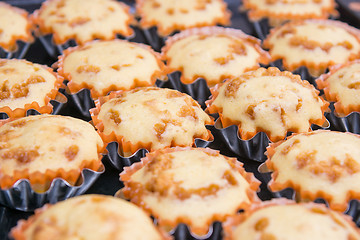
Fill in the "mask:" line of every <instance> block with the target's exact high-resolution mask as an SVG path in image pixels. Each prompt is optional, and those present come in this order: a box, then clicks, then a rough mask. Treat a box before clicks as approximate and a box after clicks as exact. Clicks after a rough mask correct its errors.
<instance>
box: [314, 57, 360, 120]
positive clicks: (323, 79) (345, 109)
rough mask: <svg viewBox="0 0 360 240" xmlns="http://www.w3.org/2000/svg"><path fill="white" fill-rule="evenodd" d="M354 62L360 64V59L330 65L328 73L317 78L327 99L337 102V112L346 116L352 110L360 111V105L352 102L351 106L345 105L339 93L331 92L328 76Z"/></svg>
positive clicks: (319, 86)
mask: <svg viewBox="0 0 360 240" xmlns="http://www.w3.org/2000/svg"><path fill="white" fill-rule="evenodd" d="M352 64H360V60H355V61H352V62H347V63H345V64H339V65H334V66H330V67H329V72H328V73H326V74H322V75H321V76H320V77H319V78H318V79H316V80H315V81H316V85H317V87H318V88H319V89H323V90H324V93H325V98H326V100H328V101H332V102H335V104H334V106H335V112H336V113H337V114H340V115H343V116H346V115H348V114H350V113H352V112H360V105H356V104H351V105H349V106H344V105H343V104H342V102H341V99H340V97H339V95H338V94H337V93H333V92H330V83H329V82H328V78H329V77H330V76H332V75H333V74H335V73H336V72H337V71H339V70H340V69H343V68H346V67H349V66H351V65H352Z"/></svg>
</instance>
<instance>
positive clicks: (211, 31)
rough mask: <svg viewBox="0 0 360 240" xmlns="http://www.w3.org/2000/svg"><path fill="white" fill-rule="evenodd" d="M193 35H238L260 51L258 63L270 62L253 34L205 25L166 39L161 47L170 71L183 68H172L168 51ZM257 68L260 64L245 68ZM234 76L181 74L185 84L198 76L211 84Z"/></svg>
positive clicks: (268, 56) (248, 69) (237, 36)
mask: <svg viewBox="0 0 360 240" xmlns="http://www.w3.org/2000/svg"><path fill="white" fill-rule="evenodd" d="M193 35H206V36H216V35H227V36H230V37H236V38H238V39H242V40H243V41H244V42H245V43H247V44H249V45H251V46H252V47H253V48H254V49H255V50H256V51H257V52H258V53H259V55H260V56H259V57H258V59H257V62H258V63H262V64H269V62H270V55H269V53H268V52H267V51H265V50H263V49H262V48H261V46H260V45H261V41H260V40H259V39H257V38H255V37H253V36H250V35H247V34H245V33H244V32H243V31H241V30H239V29H234V28H224V27H216V26H210V27H203V28H191V29H186V30H184V31H182V32H180V33H178V34H175V35H174V36H172V37H169V38H168V39H167V40H166V42H165V46H164V47H163V48H162V49H161V53H162V59H163V60H164V61H167V65H168V66H167V68H168V72H174V71H182V70H183V69H181V68H172V67H170V66H169V65H170V64H169V63H170V62H171V57H169V56H167V55H166V54H167V52H168V51H169V50H170V49H171V47H172V45H173V44H174V43H175V42H177V41H179V40H181V39H184V38H187V37H190V36H193ZM256 68H259V65H256V66H253V67H250V68H247V69H245V72H246V71H250V70H255V69H256ZM232 77H235V76H233V75H226V76H221V78H220V79H206V78H205V77H204V76H198V75H197V76H192V78H186V77H185V76H184V75H181V78H180V80H181V81H182V82H183V83H185V84H189V83H193V82H194V81H195V80H196V79H198V78H204V79H205V80H206V81H207V82H208V84H209V83H218V82H222V81H223V80H225V79H227V78H232Z"/></svg>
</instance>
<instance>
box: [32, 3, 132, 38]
mask: <svg viewBox="0 0 360 240" xmlns="http://www.w3.org/2000/svg"><path fill="white" fill-rule="evenodd" d="M53 1H58V0H46V1H44V2H43V3H42V4H41V7H40V9H38V10H35V11H34V12H33V14H31V16H30V19H31V21H32V22H33V24H34V25H35V26H37V28H38V32H37V33H38V35H40V36H41V35H47V34H52V35H53V41H54V43H55V44H57V45H61V44H65V43H66V42H67V41H68V40H72V39H73V40H75V41H76V43H77V44H79V45H82V44H84V43H85V42H88V41H91V40H94V39H96V38H98V39H102V40H112V39H115V38H116V35H117V34H120V35H122V36H125V37H129V36H131V35H133V34H134V31H133V29H132V28H131V27H130V25H131V24H132V23H133V22H134V21H135V20H134V17H133V16H132V15H131V14H130V7H129V6H127V5H126V4H125V3H123V2H118V4H120V5H121V6H122V8H123V9H124V10H125V12H126V13H127V15H128V20H127V21H126V25H127V29H126V31H123V30H121V29H114V30H113V32H112V36H111V37H110V38H108V37H106V36H104V35H101V34H95V35H93V36H92V37H93V38H92V39H89V40H87V41H85V42H82V41H80V40H79V39H77V38H76V34H73V35H72V36H66V37H62V36H60V35H59V33H57V32H55V31H54V29H53V28H52V27H51V26H50V27H46V26H45V22H46V19H42V18H41V17H40V14H41V12H42V11H44V9H46V8H47V6H48V5H49V4H50V3H51V2H53Z"/></svg>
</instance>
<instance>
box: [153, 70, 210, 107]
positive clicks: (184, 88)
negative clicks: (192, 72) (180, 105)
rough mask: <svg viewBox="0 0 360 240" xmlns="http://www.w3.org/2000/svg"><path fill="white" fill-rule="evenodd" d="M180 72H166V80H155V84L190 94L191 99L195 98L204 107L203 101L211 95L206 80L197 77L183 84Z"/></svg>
mask: <svg viewBox="0 0 360 240" xmlns="http://www.w3.org/2000/svg"><path fill="white" fill-rule="evenodd" d="M180 76H181V72H179V71H175V72H173V73H170V74H168V79H169V80H167V81H160V80H157V81H156V86H158V87H161V88H170V89H175V90H178V91H180V92H183V93H186V94H188V95H190V96H191V97H192V98H193V99H195V100H196V101H197V102H198V103H199V104H200V105H201V107H202V108H203V109H205V108H206V105H205V101H206V100H208V98H209V97H210V95H211V92H210V89H209V87H208V85H207V83H206V81H205V80H204V79H202V78H199V79H197V80H196V81H195V82H193V83H190V84H184V83H182V82H181V81H180Z"/></svg>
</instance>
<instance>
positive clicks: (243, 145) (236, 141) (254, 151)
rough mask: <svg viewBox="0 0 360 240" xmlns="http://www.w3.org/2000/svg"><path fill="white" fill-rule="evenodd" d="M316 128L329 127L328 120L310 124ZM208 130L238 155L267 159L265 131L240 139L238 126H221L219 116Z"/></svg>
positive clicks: (254, 158) (267, 139)
mask: <svg viewBox="0 0 360 240" xmlns="http://www.w3.org/2000/svg"><path fill="white" fill-rule="evenodd" d="M317 128H323V129H326V128H329V122H328V121H326V122H325V123H324V124H323V126H321V127H320V126H317V125H312V126H311V129H317ZM210 130H211V133H212V134H213V135H214V138H220V139H221V140H222V141H223V142H224V143H225V145H226V147H227V148H228V149H229V150H231V151H232V152H233V153H235V154H236V155H238V156H239V157H243V158H247V159H249V160H253V161H257V162H264V161H265V160H266V159H267V156H266V155H265V151H266V148H267V147H268V146H269V143H270V139H269V138H268V136H267V135H266V133H264V132H259V133H257V134H256V135H255V136H254V137H253V138H251V139H249V140H242V139H241V138H240V137H239V135H238V132H239V127H238V126H237V125H232V126H229V127H226V128H222V126H221V121H220V118H218V119H216V121H215V124H214V126H211V128H210ZM289 135H291V132H288V134H287V136H289Z"/></svg>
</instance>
